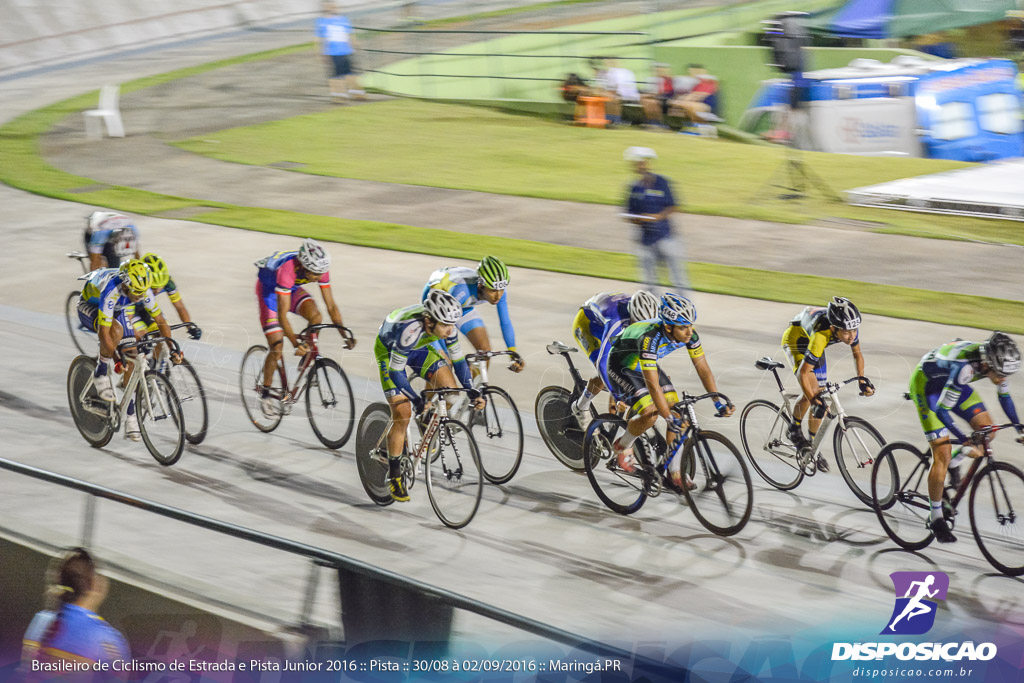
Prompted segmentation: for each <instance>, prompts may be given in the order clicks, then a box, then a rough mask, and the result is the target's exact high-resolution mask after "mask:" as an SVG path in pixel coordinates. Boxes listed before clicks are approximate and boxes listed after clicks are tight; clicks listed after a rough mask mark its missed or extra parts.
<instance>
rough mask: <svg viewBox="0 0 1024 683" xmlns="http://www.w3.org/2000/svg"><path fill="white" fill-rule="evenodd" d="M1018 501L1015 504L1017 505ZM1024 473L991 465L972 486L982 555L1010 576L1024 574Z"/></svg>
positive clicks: (1003, 465) (1003, 464) (973, 519)
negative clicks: (1022, 507)
mask: <svg viewBox="0 0 1024 683" xmlns="http://www.w3.org/2000/svg"><path fill="white" fill-rule="evenodd" d="M1015 501H1016V502H1015ZM1018 505H1024V473H1021V471H1020V470H1019V469H1017V468H1016V467H1014V466H1013V465H1011V464H1010V463H1007V462H990V463H989V464H988V465H986V466H985V467H984V468H982V470H981V472H979V473H978V475H977V476H976V477H975V478H974V483H973V484H971V500H970V515H971V531H972V532H973V533H974V540H975V541H977V542H978V547H979V548H981V553H982V555H984V556H985V559H986V560H988V561H989V563H990V564H991V565H992V566H993V567H995V568H996V569H998V570H999V571H1000V572H1002V573H1003V574H1006V575H1007V576H1021V575H1024V515H1022V514H1021V513H1024V509H1022V510H1021V512H1017V506H1018Z"/></svg>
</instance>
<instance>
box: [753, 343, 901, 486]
mask: <svg viewBox="0 0 1024 683" xmlns="http://www.w3.org/2000/svg"><path fill="white" fill-rule="evenodd" d="M754 366H755V367H757V368H758V369H760V370H764V371H770V372H771V373H772V374H773V375H774V377H775V383H776V384H777V385H778V387H779V396H780V397H781V400H782V403H781V405H776V404H774V403H772V402H771V401H766V400H763V399H757V400H754V401H751V402H750V403H748V404H747V405H746V406H745V407H744V408H743V412H742V413H740V439H741V441H742V442H743V450H744V451H746V454H747V458H749V459H750V464H751V466H752V467H753V468H754V470H755V471H756V472H757V473H758V474H759V475H761V478H762V479H764V480H765V481H766V482H768V483H769V484H771V485H772V486H774V487H775V488H777V489H779V490H780V491H789V490H791V489H794V488H796V487H797V486H799V485H800V482H802V481H803V479H804V477H813V476H814V475H815V474H816V473H817V471H818V470H817V467H816V463H817V459H818V457H819V453H820V451H821V450H822V449H823V446H824V441H825V438H826V434H827V433H828V428H829V427H830V426H831V425H832V423H833V422H835V423H836V428H835V431H834V432H833V433H832V449H833V451H834V452H835V458H836V465H838V467H839V473H840V474H841V475H842V476H843V480H844V481H845V482H846V485H847V486H849V487H850V490H851V491H852V492H853V495H855V496H857V499H858V500H860V501H861V502H862V503H864V504H865V505H867V506H870V505H871V465H872V463H873V462H874V456H875V454H877V453H878V451H879V449H881V448H882V447H883V446H885V439H884V438H882V435H881V434H880V433H879V431H878V430H877V429H875V428H874V427H873V426H871V424H870V423H869V422H868V421H867V420H864V419H862V418H859V417H854V416H852V415H847V414H846V410H845V409H843V406H842V404H841V403H840V402H839V390H840V389H842V387H844V386H845V385H847V384H850V383H851V382H856V381H859V380H864V379H866V378H864V377H851V378H850V379H848V380H845V381H843V382H828V383H826V384H825V386H824V387H822V388H821V390H820V391H819V392H818V393H817V396H818V397H821V398H823V399H825V400H826V401H827V403H828V407H827V410H826V413H825V416H824V418H823V419H822V421H821V425H820V426H819V427H818V433H817V434H815V435H814V439H813V440H812V441H811V444H810V446H808V447H805V448H802V449H798V448H797V447H796V446H795V445H794V444H793V442H792V439H790V436H789V428H790V425H792V424H793V406H794V402H795V401H796V399H798V398H799V397H800V394H796V393H786V390H785V388H784V387H783V385H782V379H781V378H780V377H779V368H782V367H785V366H784V365H783V364H782V363H779V362H778V361H774V360H772V359H771V358H770V357H768V356H765V357H764V358H760V359H758V360H757V361H756V362H755V363H754Z"/></svg>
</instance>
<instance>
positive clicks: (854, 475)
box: [832, 417, 892, 507]
mask: <svg viewBox="0 0 1024 683" xmlns="http://www.w3.org/2000/svg"><path fill="white" fill-rule="evenodd" d="M884 446H885V439H884V438H882V435H881V434H880V433H879V432H878V430H877V429H875V428H874V427H872V426H871V425H870V424H869V423H868V421H867V420H862V419H861V418H859V417H847V418H846V429H841V428H840V427H839V425H838V424H837V425H836V429H835V431H834V432H833V433H832V447H833V449H834V450H835V453H836V464H837V465H839V473H840V474H842V475H843V479H844V480H845V481H846V485H847V486H849V487H850V490H851V491H853V495H855V496H857V499H858V500H859V501H860V502H862V503H864V504H865V505H867V506H868V507H871V465H872V464H873V463H874V461H875V456H877V455H878V453H879V451H881V450H882V448H883V447H884ZM889 463H890V464H891V463H892V461H891V460H890V461H889ZM888 476H889V477H891V476H892V473H891V472H890V473H889V475H888Z"/></svg>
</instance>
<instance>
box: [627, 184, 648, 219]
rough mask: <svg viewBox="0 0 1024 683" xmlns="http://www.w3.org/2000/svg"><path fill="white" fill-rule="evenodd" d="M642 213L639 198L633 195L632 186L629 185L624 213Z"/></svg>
mask: <svg viewBox="0 0 1024 683" xmlns="http://www.w3.org/2000/svg"><path fill="white" fill-rule="evenodd" d="M643 212H644V207H643V206H641V204H640V198H639V197H637V196H636V195H634V194H633V186H632V185H630V186H629V190H628V194H627V195H626V213H632V214H641V213H643Z"/></svg>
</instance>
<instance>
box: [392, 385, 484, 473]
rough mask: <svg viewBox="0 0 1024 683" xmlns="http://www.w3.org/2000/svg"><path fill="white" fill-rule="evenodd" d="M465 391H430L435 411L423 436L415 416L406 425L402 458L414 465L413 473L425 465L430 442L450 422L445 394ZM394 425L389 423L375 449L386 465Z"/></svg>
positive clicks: (430, 403) (429, 402)
mask: <svg viewBox="0 0 1024 683" xmlns="http://www.w3.org/2000/svg"><path fill="white" fill-rule="evenodd" d="M464 391H465V389H434V390H428V392H429V393H431V394H433V396H432V397H431V398H430V399H429V401H428V405H429V406H431V407H432V408H433V410H432V411H431V412H430V421H429V422H427V424H426V426H424V428H423V434H422V436H421V435H420V433H419V430H418V429H417V428H416V418H415V416H412V417H410V419H409V424H408V425H406V428H405V430H406V431H405V448H404V450H403V452H402V455H401V456H400V457H401V458H403V459H408V461H409V462H410V463H411V465H412V469H413V471H415V470H417V469H419V468H420V466H421V465H422V464H423V462H424V458H425V457H426V455H427V449H428V448H429V446H430V442H431V441H432V440H433V438H434V435H435V434H436V433H437V430H438V429H440V428H441V424H442V423H443V422H446V421H447V420H448V401H447V400H445V394H448V393H457V392H464ZM393 424H394V420H389V421H388V428H387V429H385V430H384V431H383V432H382V433H381V436H380V440H379V441H377V445H376V447H375V450H376V452H377V453H378V455H379V456H380V457H382V458H383V461H384V462H385V464H386V463H387V460H388V458H389V457H390V456H389V455H388V449H387V439H388V433H389V432H390V431H391V426H392V425H393Z"/></svg>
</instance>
